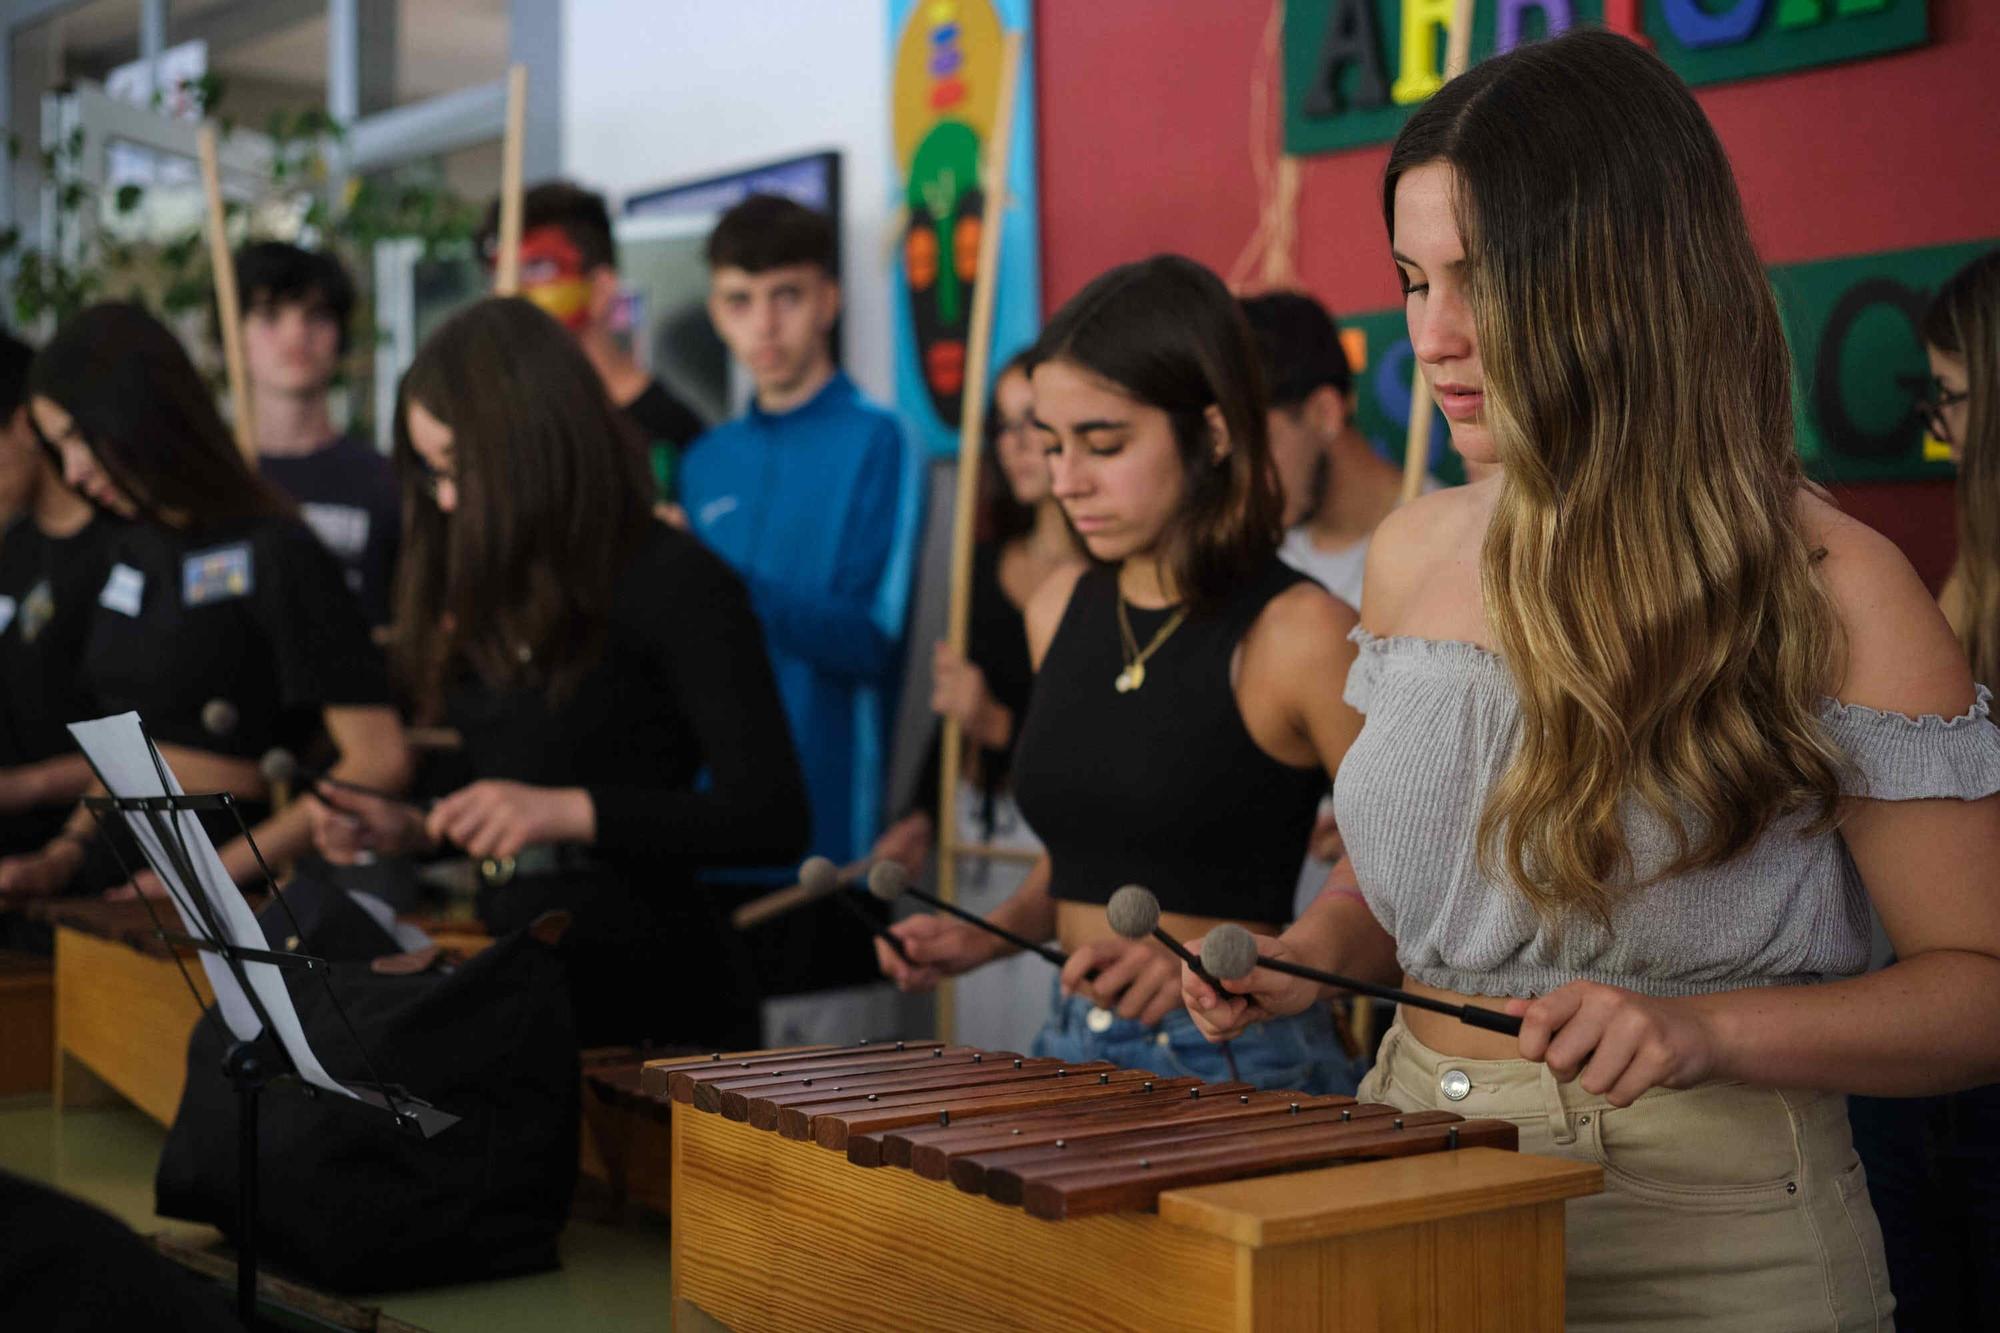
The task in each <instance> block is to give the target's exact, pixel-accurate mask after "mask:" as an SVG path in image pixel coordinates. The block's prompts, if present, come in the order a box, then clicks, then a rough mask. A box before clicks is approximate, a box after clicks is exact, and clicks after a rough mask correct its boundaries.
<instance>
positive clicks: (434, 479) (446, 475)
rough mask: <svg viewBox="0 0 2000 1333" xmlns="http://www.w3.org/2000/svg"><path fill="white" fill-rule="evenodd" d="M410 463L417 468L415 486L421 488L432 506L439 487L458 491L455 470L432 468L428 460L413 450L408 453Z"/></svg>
mask: <svg viewBox="0 0 2000 1333" xmlns="http://www.w3.org/2000/svg"><path fill="white" fill-rule="evenodd" d="M410 461H411V462H413V463H414V464H415V465H416V468H417V484H418V485H419V486H421V487H422V488H423V492H424V494H425V495H427V496H429V497H430V500H431V503H432V504H436V503H437V498H438V491H439V489H440V488H441V487H443V486H445V485H447V484H448V485H450V486H451V488H452V489H453V490H454V491H456V490H457V489H458V469H457V468H437V467H432V466H431V463H430V460H429V459H427V458H425V457H424V456H423V455H422V454H420V453H418V452H417V451H416V450H414V449H412V450H411V451H410Z"/></svg>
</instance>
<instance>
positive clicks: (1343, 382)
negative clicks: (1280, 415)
mask: <svg viewBox="0 0 2000 1333" xmlns="http://www.w3.org/2000/svg"><path fill="white" fill-rule="evenodd" d="M1242 305H1243V317H1244V318H1245V319H1246V320H1248V321H1249V322H1250V333H1251V335H1252V336H1253V337H1254V338H1256V340H1257V359H1258V361H1259V362H1260V363H1262V365H1263V368H1264V392H1265V395H1266V397H1267V398H1268V399H1269V401H1270V405H1271V406H1272V407H1283V408H1295V407H1298V406H1300V405H1301V404H1303V403H1304V402H1305V400H1306V399H1308V398H1310V397H1312V396H1313V394H1314V392H1315V391H1317V390H1319V389H1321V388H1330V389H1332V390H1333V391H1334V392H1336V393H1338V394H1339V395H1340V396H1341V397H1343V398H1345V397H1346V396H1347V395H1348V394H1350V393H1352V392H1353V391H1354V370H1353V368H1352V367H1351V366H1349V365H1348V364H1347V350H1346V349H1345V348H1343V347H1342V346H1341V345H1340V326H1339V325H1338V324H1336V323H1334V320H1333V316H1332V314H1330V313H1329V312H1328V311H1327V308H1326V307H1325V306H1323V305H1321V304H1320V303H1319V302H1318V301H1315V300H1314V299H1313V298H1312V297H1310V296H1307V295H1306V294H1305V293H1304V292H1270V293H1267V294H1266V295H1263V296H1250V297H1245V298H1244V299H1243V302H1242Z"/></svg>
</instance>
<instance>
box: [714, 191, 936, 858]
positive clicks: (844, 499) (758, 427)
mask: <svg viewBox="0 0 2000 1333" xmlns="http://www.w3.org/2000/svg"><path fill="white" fill-rule="evenodd" d="M708 262H709V270H710V289H709V314H710V316H711V318H712V319H713V320H714V322H715V327H716V331H717V332H718V333H719V334H720V335H721V337H722V340H723V342H724V343H726V344H727V345H728V347H729V350H730V352H731V354H732V355H734V356H735V357H736V359H737V360H738V361H739V362H740V363H741V364H742V365H743V366H744V367H745V368H746V369H747V370H748V371H749V372H750V377H751V380H752V382H753V384H754V385H755V388H756V393H755V397H754V399H753V401H752V403H751V406H750V410H749V411H748V412H747V413H746V414H745V415H744V416H742V417H740V418H738V419H737V420H735V421H731V422H728V423H727V424H725V425H721V426H717V427H716V428H715V429H713V430H711V431H709V432H708V433H707V434H706V435H703V436H702V437H701V438H700V439H699V440H697V441H696V442H695V444H694V446H693V447H692V448H691V449H690V450H689V452H688V454H687V457H686V459H685V461H684V463H683V464H682V472H681V502H682V504H683V506H684V507H685V509H686V511H687V518H688V523H689V526H690V527H692V529H693V530H694V532H695V534H696V535H697V536H699V537H700V538H701V539H702V541H704V542H705V543H707V544H708V545H709V547H710V548H712V549H713V550H715V551H716V552H718V553H719V554H720V555H721V556H722V557H723V558H724V559H725V560H727V561H728V562H729V563H730V565H731V566H732V567H733V568H734V569H735V570H736V572H737V573H738V574H739V575H741V576H742V578H743V580H744V581H745V583H747V584H748V585H749V588H750V595H751V601H752V604H753V605H754V607H755V609H756V612H757V616H758V619H759V620H760V621H762V622H763V626H764V635H765V639H766V641H767V646H768V647H769V650H770V654H771V664H772V666H773V667H774V668H775V670H776V672H777V677H778V688H779V692H780V694H781V695H782V696H783V699H784V704H785V712H786V715H787V718H788V719H789V721H790V723H791V727H792V738H793V741H794V743H795V744H796V745H797V747H798V753H799V760H800V762H801V764H802V765H803V766H804V768H805V776H806V787H807V791H808V794H809V796H810V798H811V803H812V817H813V832H812V844H811V845H812V850H813V851H814V852H815V853H818V854H820V855H824V856H828V857H832V858H833V859H834V860H835V861H838V862H846V861H850V860H853V859H854V858H855V857H857V856H859V855H861V854H862V852H863V851H865V850H866V849H867V847H868V846H869V845H870V841H871V839H872V837H873V835H874V831H875V825H876V822H877V820H878V817H879V813H880V811H879V808H878V807H879V805H880V800H881V793H880V784H881V777H880V775H881V773H882V771H883V754H882V751H883V749H884V746H885V744H886V736H885V734H884V733H883V729H882V727H881V725H879V723H878V722H871V721H870V719H871V717H872V718H876V719H879V718H882V717H884V716H886V700H887V698H888V696H889V695H890V693H891V690H892V687H893V684H894V681H895V675H896V669H897V666H898V661H899V649H900V643H899V639H900V632H901V625H900V621H901V615H902V607H903V605H904V603H905V601H906V600H907V586H906V585H907V581H908V577H909V571H908V568H907V557H906V556H904V557H902V558H898V553H897V547H898V540H897V538H898V530H899V518H900V512H901V509H902V507H903V506H902V499H903V494H902V492H903V481H904V476H905V470H906V469H905V460H906V456H905V452H904V443H903V437H902V431H901V428H900V427H899V426H898V425H897V424H896V419H895V418H894V417H893V416H891V415H890V414H889V413H888V412H887V411H885V410H884V409H882V408H880V407H878V406H876V405H875V404H873V403H871V402H869V401H868V400H867V399H865V398H864V397H862V395H861V392H860V390H859V389H857V388H856V387H855V385H854V382H853V381H852V380H850V379H849V378H848V377H847V376H846V375H845V374H843V373H841V372H840V371H839V370H838V369H836V368H835V366H834V364H833V354H832V349H831V337H832V333H833V327H834V323H835V320H836V319H837V318H838V316H839V314H840V284H839V281H838V279H836V278H835V276H834V272H833V267H834V233H833V223H832V221H831V220H830V219H829V218H827V217H826V216H825V215H824V214H821V213H817V212H814V211H813V210H811V209H808V208H805V207H804V206H802V205H800V204H797V203H794V202H793V201H791V200H789V199H781V198H777V197H775V196H771V195H753V196H751V197H750V198H748V199H746V200H744V201H743V202H742V203H740V204H738V205H737V206H736V207H734V208H732V209H731V210H729V212H728V213H726V214H724V215H723V217H722V219H721V221H720V222H719V223H718V224H717V225H716V228H715V231H714V233H713V235H711V236H710V238H709V242H708ZM906 544H907V543H906ZM898 580H901V583H902V585H905V586H898V587H893V588H891V587H889V586H887V585H889V584H891V583H895V582H896V581H898ZM885 607H886V608H888V609H889V611H890V612H891V614H885ZM870 700H872V702H869V701H870ZM858 705H861V706H858ZM871 775H872V780H871Z"/></svg>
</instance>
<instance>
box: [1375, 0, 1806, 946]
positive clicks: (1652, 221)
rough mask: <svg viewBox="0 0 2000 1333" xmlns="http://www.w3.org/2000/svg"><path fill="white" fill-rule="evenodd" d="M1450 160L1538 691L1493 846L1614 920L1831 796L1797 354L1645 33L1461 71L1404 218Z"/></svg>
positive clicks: (1487, 565) (1542, 884) (1499, 563)
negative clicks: (1649, 829)
mask: <svg viewBox="0 0 2000 1333" xmlns="http://www.w3.org/2000/svg"><path fill="white" fill-rule="evenodd" d="M1439 162H1441V163H1444V164H1446V165H1448V166H1450V167H1451V168H1452V170H1453V171H1454V173H1455V184H1454V202H1455V208H1456V210H1457V213H1458V223H1459V231H1460V234H1461V235H1462V236H1463V238H1464V241H1465V247H1466V259H1467V264H1466V271H1467V275H1468V281H1469V284H1470V289H1469V290H1470V295H1471V303H1472V306H1473V310H1474V320H1475V325H1476V332H1477V336H1478V339H1479V352H1480V357H1481V361H1482V364H1483V366H1484V368H1485V388H1486V420H1487V423H1488V425H1489V428H1490V429H1491V431H1492V433H1493V437H1494V441H1495V443H1496V445H1497V448H1498V452H1499V457H1500V460H1501V463H1502V464H1503V469H1504V481H1503V482H1502V484H1501V490H1500V495H1499V498H1498V503H1497V508H1496V510H1495V512H1494V516H1493V520H1492V523H1491V526H1490V527H1489V529H1488V531H1487V535H1486V540H1485V546H1484V549H1483V551H1482V553H1481V583H1482V593H1483V597H1484V601H1485V607H1486V614H1487V618H1488V621H1489V623H1490V624H1491V626H1492V628H1493V632H1494V634H1495V637H1496V643H1497V647H1498V648H1499V650H1500V653H1501V656H1502V658H1503V659H1504V660H1505V661H1506V663H1507V665H1508V667H1509V670H1510V672H1511V674H1512V676H1513V679H1514V683H1515V686H1516V689H1517V691H1518V693H1519V696H1520V703H1521V720H1520V731H1519V740H1518V744H1517V748H1516V750H1515V752H1514V754H1513V756H1512V759H1511V761H1510V762H1509V764H1508V767H1507V769H1506V771H1505V773H1504V774H1503V775H1502V777H1501V779H1500V781H1499V783H1498V785H1497V786H1496V787H1495V788H1494V790H1493V792H1492V794H1491V796H1490V798H1489V800H1488V802H1487V806H1486V810H1485V812H1484V813H1483V815H1482V817H1481V819H1480V827H1479V833H1480V855H1481V859H1482V863H1483V865H1484V867H1485V868H1486V870H1487V872H1488V873H1489V874H1492V875H1494V876H1495V877H1496V878H1504V879H1507V880H1511V881H1512V882H1513V883H1514V884H1516V885H1517V886H1518V887H1519V888H1520V890H1521V892H1522V893H1524V894H1525V895H1526V896H1527V898H1528V900H1529V901H1530V902H1531V903H1532V904H1533V905H1534V907H1535V909H1536V911H1537V912H1538V913H1540V914H1541V915H1542V916H1543V917H1544V918H1546V919H1552V920H1553V919H1557V918H1559V917H1561V916H1562V915H1564V914H1565V913H1567V912H1570V911H1572V910H1581V911H1583V912H1586V913H1588V914H1589V915H1590V916H1592V917H1594V918H1596V919H1597V920H1599V921H1607V922H1608V920H1609V919H1610V916H1611V912H1612V909H1613V908H1614V906H1615V905H1616V904H1617V902H1618V900H1619V898H1620V896H1621V894H1622V893H1623V892H1624V891H1625V890H1627V889H1629V888H1630V887H1631V886H1633V885H1634V884H1636V883H1638V882H1640V881H1641V880H1651V879H1652V878H1655V877H1666V876H1670V875H1674V874H1679V873H1683V872H1685V871H1688V870H1692V869H1695V868H1698V867H1702V866H1708V865H1713V864H1716V863H1719V862H1722V861H1726V860H1728V859H1729V858H1730V857H1732V856H1735V855H1736V854H1737V853H1739V852H1741V851H1743V850H1744V849H1745V848H1746V847H1748V846H1749V845H1750V844H1751V843H1753V842H1755V841H1756V840H1757V838H1758V837H1759V836H1760V835H1762V834H1763V833H1764V832H1765V830H1766V829H1767V828H1769V827H1770V826H1771V824H1772V823H1773V821H1774V820H1776V819H1778V818H1780V817H1781V816H1785V815H1789V814H1792V813H1795V812H1799V811H1812V812H1813V816H1812V821H1811V822H1812V825H1813V826H1814V827H1820V828H1824V827H1830V826H1831V824H1832V821H1833V819H1834V816H1835V806H1836V801H1837V800H1838V797H1839V792H1840V779H1841V775H1842V769H1843V766H1844V763H1845V760H1844V757H1843V756H1842V754H1841V753H1840V751H1839V750H1838V749H1837V748H1836V747H1835V746H1834V745H1833V743H1832V742H1831V740H1830V738H1829V737H1828V736H1827V734H1826V732H1825V730H1824V728H1823V727H1822V725H1821V724H1820V722H1819V719H1818V708H1819V701H1820V699H1821V697H1822V695H1823V693H1824V692H1825V691H1826V690H1827V689H1828V688H1829V687H1830V685H1831V684H1832V683H1833V682H1834V681H1837V680H1838V678H1839V677H1838V674H1837V669H1838V663H1839V660H1840V657H1841V654H1842V651H1843V640H1842V637H1841V633H1840V628H1839V624H1838V621H1837V620H1836V618H1835V616H1834V613H1833V608H1832V606H1831V604H1830V602H1829V601H1828V599H1827V596H1826V593H1825V591H1824V589H1823V588H1822V587H1821V586H1820V582H1819V579H1818V577H1817V576H1816V574H1815V572H1814V568H1813V566H1814V564H1815V561H1816V559H1817V554H1818V553H1816V552H1815V551H1814V550H1813V549H1812V543H1811V540H1810V539H1809V537H1808V534H1807V532H1806V531H1805V528H1804V524H1803V521H1802V517H1801V514H1800V510H1799V504H1798V501H1799V492H1800V490H1801V488H1802V487H1803V486H1805V485H1806V482H1805V479H1804V476H1803V474H1802V472H1801V469H1800V467H1799V463H1798V457H1797V454H1796V453H1795V451H1794V447H1793V433H1792V431H1793V425H1792V391H1791V358H1790V354H1789V352H1788V350H1787V348H1786V344H1785V337H1784V332H1783V329H1782V327H1781V325H1780V323H1779V319H1778V310H1777V305H1776V302H1775V300H1774V298H1773V296H1772V293H1771V289H1770V286H1769V284H1768V282H1767V281H1766V279H1765V276H1764V272H1763V268H1762V266H1761V265H1760V264H1759V262H1758V259H1757V254H1756V251H1755V248H1754V247H1753V245H1752V244H1751V240H1750V234H1749V228H1748V226H1747V224H1746V223H1745V221H1744V217H1743V209H1742V203H1741V200H1740V199H1739V197H1738V195H1737V190H1736V182H1735V179H1734V177H1733V176H1732V174H1731V172H1730V168H1729V161H1728V158H1727V156H1726V155H1725V154H1724V152H1723V149H1722V145H1721V143H1720V142H1719V141H1718V140H1717V138H1716V136H1715V132H1714V130H1713V129H1712V128H1711V127H1710V126H1709V124H1708V121H1707V120H1706V118H1704V117H1703V115H1702V113H1701V110H1700V108H1699V107H1697V106H1696V105H1695V102H1694V99H1693V98H1692V97H1691V96H1690V95H1689V94H1688V91H1687V89H1686V88H1685V87H1684V86H1683V85H1682V84H1681V82H1680V80H1679V79H1678V78H1677V77H1676V76H1675V75H1674V74H1673V73H1672V72H1671V71H1670V70H1668V69H1667V67H1666V66H1665V65H1664V64H1662V63H1661V62H1660V61H1659V60H1658V59H1657V58H1656V57H1654V56H1653V55H1651V54H1649V53H1648V52H1646V51H1643V50H1641V49H1640V48H1639V47H1637V46H1635V45H1633V44H1632V43H1630V42H1628V41H1626V40H1625V39H1623V38H1620V37H1616V36H1613V35H1611V34H1608V33H1605V32H1601V31H1589V30H1576V31H1572V32H1570V33H1568V34H1566V35H1564V36H1562V37H1559V38H1556V39H1554V40H1551V41H1547V42H1541V43H1536V44H1533V45H1529V46H1524V47H1521V48H1518V49H1516V50H1515V51H1513V52H1511V53H1509V54H1507V55H1504V56H1500V57H1497V58H1495V59H1493V60H1489V61H1487V62H1485V63H1484V64H1481V65H1479V66H1477V67H1476V68H1474V69H1473V70H1471V71H1470V72H1468V73H1467V74H1465V75H1463V76H1461V77H1460V78H1458V79H1456V80H1454V81H1452V82H1451V83H1450V84H1448V85H1447V86H1446V87H1445V88H1444V89H1443V90H1442V91H1441V92H1439V93H1438V94H1437V95H1436V96H1435V97H1433V98H1432V99H1431V100H1430V101H1429V102H1428V103H1426V104H1425V106H1424V107H1423V108H1422V109H1421V110H1420V111H1419V112H1418V113H1417V114H1416V115H1415V116H1414V117H1413V118H1412V119H1411V120H1410V122H1409V123H1408V125H1407V127H1406V128H1405V129H1404V130H1403V132H1402V134H1401V135H1400V136H1399V137H1398V138H1397V140H1396V145H1395V148H1394V149H1393V151H1392V152H1391V155H1390V160H1389V166H1388V171H1387V176H1386V178H1385V182H1384V187H1383V208H1384V213H1385V216H1386V217H1387V219H1388V220H1389V223H1390V230H1391V234H1392V235H1393V233H1394V218H1395V213H1394V204H1395V193H1396V183H1397V181H1398V180H1399V179H1400V177H1401V176H1402V175H1403V174H1404V173H1405V172H1407V171H1409V170H1411V169H1413V168H1415V167H1418V166H1423V165H1426V164H1429V163H1439ZM1830 665H1831V666H1833V667H1834V669H1835V674H1833V675H1832V676H1829V667H1830ZM1635 803H1636V804H1635ZM1641 811H1643V812H1646V813H1649V814H1650V815H1652V816H1653V817H1655V818H1656V819H1657V820H1658V821H1659V822H1660V823H1661V825H1662V826H1663V827H1665V828H1666V829H1668V830H1671V831H1672V834H1673V836H1674V837H1675V839H1676V847H1675V853H1674V855H1673V856H1672V857H1671V858H1669V861H1668V863H1667V864H1665V865H1661V866H1647V867H1638V866H1635V865H1634V863H1633V857H1632V853H1631V847H1630V844H1629V836H1628V818H1629V817H1630V816H1631V815H1633V814H1635V813H1638V812H1641Z"/></svg>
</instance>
